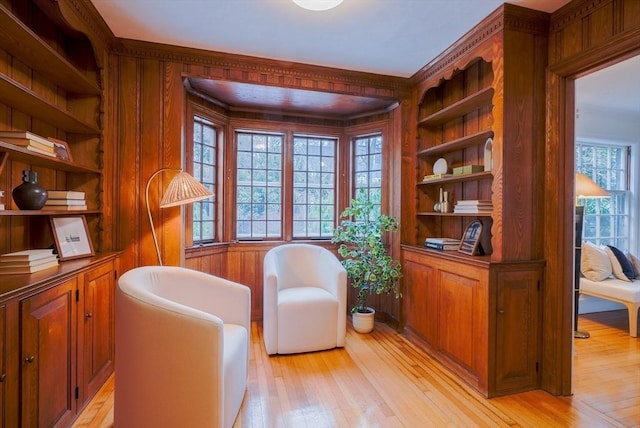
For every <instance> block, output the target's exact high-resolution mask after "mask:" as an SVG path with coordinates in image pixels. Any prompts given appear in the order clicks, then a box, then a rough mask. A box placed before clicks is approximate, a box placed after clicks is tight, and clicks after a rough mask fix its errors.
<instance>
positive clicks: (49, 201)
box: [44, 199, 87, 206]
mask: <svg viewBox="0 0 640 428" xmlns="http://www.w3.org/2000/svg"><path fill="white" fill-rule="evenodd" d="M44 204H45V206H49V205H87V202H86V201H85V200H84V199H47V202H45V203H44Z"/></svg>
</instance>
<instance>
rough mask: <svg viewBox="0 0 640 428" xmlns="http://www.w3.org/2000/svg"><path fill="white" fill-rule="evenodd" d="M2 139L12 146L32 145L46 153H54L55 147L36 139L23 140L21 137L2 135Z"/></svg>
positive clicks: (26, 146)
mask: <svg viewBox="0 0 640 428" xmlns="http://www.w3.org/2000/svg"><path fill="white" fill-rule="evenodd" d="M2 140H3V141H4V142H5V143H9V144H12V145H14V146H19V147H24V148H29V147H33V148H36V149H40V150H43V151H45V152H47V153H55V147H54V146H53V145H46V144H42V143H41V142H39V141H36V140H25V139H22V138H6V137H2Z"/></svg>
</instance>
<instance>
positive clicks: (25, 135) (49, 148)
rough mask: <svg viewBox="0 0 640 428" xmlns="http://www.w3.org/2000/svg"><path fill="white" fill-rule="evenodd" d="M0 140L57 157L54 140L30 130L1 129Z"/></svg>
mask: <svg viewBox="0 0 640 428" xmlns="http://www.w3.org/2000/svg"><path fill="white" fill-rule="evenodd" d="M0 140H2V141H5V142H7V143H9V144H13V145H14V146H20V147H24V148H25V149H27V150H29V151H32V152H34V153H39V154H41V155H45V156H51V157H53V158H55V157H56V152H55V146H54V144H53V142H52V141H49V140H47V139H46V138H44V137H41V136H39V135H36V134H33V133H31V132H28V131H0Z"/></svg>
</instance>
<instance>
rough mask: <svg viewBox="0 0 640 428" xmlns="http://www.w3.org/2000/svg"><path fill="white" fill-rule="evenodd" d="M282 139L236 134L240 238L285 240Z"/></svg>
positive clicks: (266, 135) (275, 136)
mask: <svg viewBox="0 0 640 428" xmlns="http://www.w3.org/2000/svg"><path fill="white" fill-rule="evenodd" d="M282 143H283V137H282V136H281V135H271V134H264V133H253V132H238V133H236V144H237V148H238V152H237V175H236V177H237V187H236V189H237V190H236V237H237V238H238V239H255V238H279V237H281V236H282V214H281V206H282V187H281V186H282V145H283V144H282Z"/></svg>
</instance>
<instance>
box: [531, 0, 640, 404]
mask: <svg viewBox="0 0 640 428" xmlns="http://www.w3.org/2000/svg"><path fill="white" fill-rule="evenodd" d="M611 1H612V0H574V1H573V2H571V3H569V5H567V6H566V7H565V8H562V9H561V10H559V11H558V12H556V13H554V14H553V15H552V17H551V31H550V43H549V51H550V54H549V55H550V58H549V62H550V63H549V67H548V71H547V100H546V104H547V114H546V116H547V125H546V127H547V138H546V147H545V159H546V160H545V162H546V168H545V178H544V183H545V186H544V188H545V194H546V197H545V209H544V212H545V218H544V222H545V223H544V224H545V230H546V234H547V236H553V237H554V238H553V239H545V242H544V252H545V259H546V260H547V272H546V280H545V289H544V291H543V303H542V307H543V325H542V337H543V355H542V368H543V371H542V378H541V383H542V387H543V388H544V389H545V390H547V391H549V392H551V393H553V394H558V395H569V394H571V393H572V392H573V391H572V382H571V380H572V377H573V373H572V363H573V351H572V350H573V346H572V344H573V342H572V341H573V329H572V314H573V290H572V288H571V287H567V284H573V266H574V263H573V257H574V241H573V234H574V224H573V215H574V207H573V197H574V195H573V193H574V192H573V188H574V169H575V166H574V143H573V139H574V135H573V133H574V127H575V119H574V104H575V100H574V97H575V93H574V92H575V90H574V79H575V78H576V77H579V76H581V75H584V74H587V73H588V72H591V71H595V70H598V69H600V68H603V67H604V66H606V65H610V64H613V63H615V62H619V61H622V60H624V59H627V58H629V57H631V56H634V55H637V54H639V53H640V49H639V48H638V46H640V20H638V19H635V20H632V19H631V18H629V21H634V22H635V23H636V24H635V26H634V27H633V28H629V29H627V30H626V31H625V32H622V33H617V34H612V35H611V37H609V38H608V39H607V40H606V41H604V42H601V43H600V44H598V45H591V44H586V45H585V44H584V43H583V44H582V45H581V49H579V50H578V51H577V52H576V53H574V54H572V55H568V56H566V57H562V50H561V47H562V46H565V45H575V43H576V40H580V41H583V40H584V35H583V34H582V33H583V32H588V31H589V26H590V25H597V23H593V22H591V21H590V20H589V19H588V18H589V17H590V16H591V14H592V13H593V12H594V11H596V10H599V9H600V8H601V7H602V6H603V5H605V4H611ZM634 1H636V0H620V1H619V2H617V5H618V6H617V8H611V13H612V14H615V13H616V10H623V9H620V8H623V6H625V5H627V6H629V10H630V9H631V4H632V2H634ZM625 10H626V9H625ZM635 12H636V13H640V8H638V7H636V9H635ZM609 19H610V20H611V21H615V20H616V19H617V18H616V17H614V16H610V17H609ZM577 22H581V23H582V24H583V25H581V26H580V27H579V28H580V31H578V34H573V33H571V32H564V31H563V29H564V28H566V27H567V26H569V25H575V24H576V23H577Z"/></svg>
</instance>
